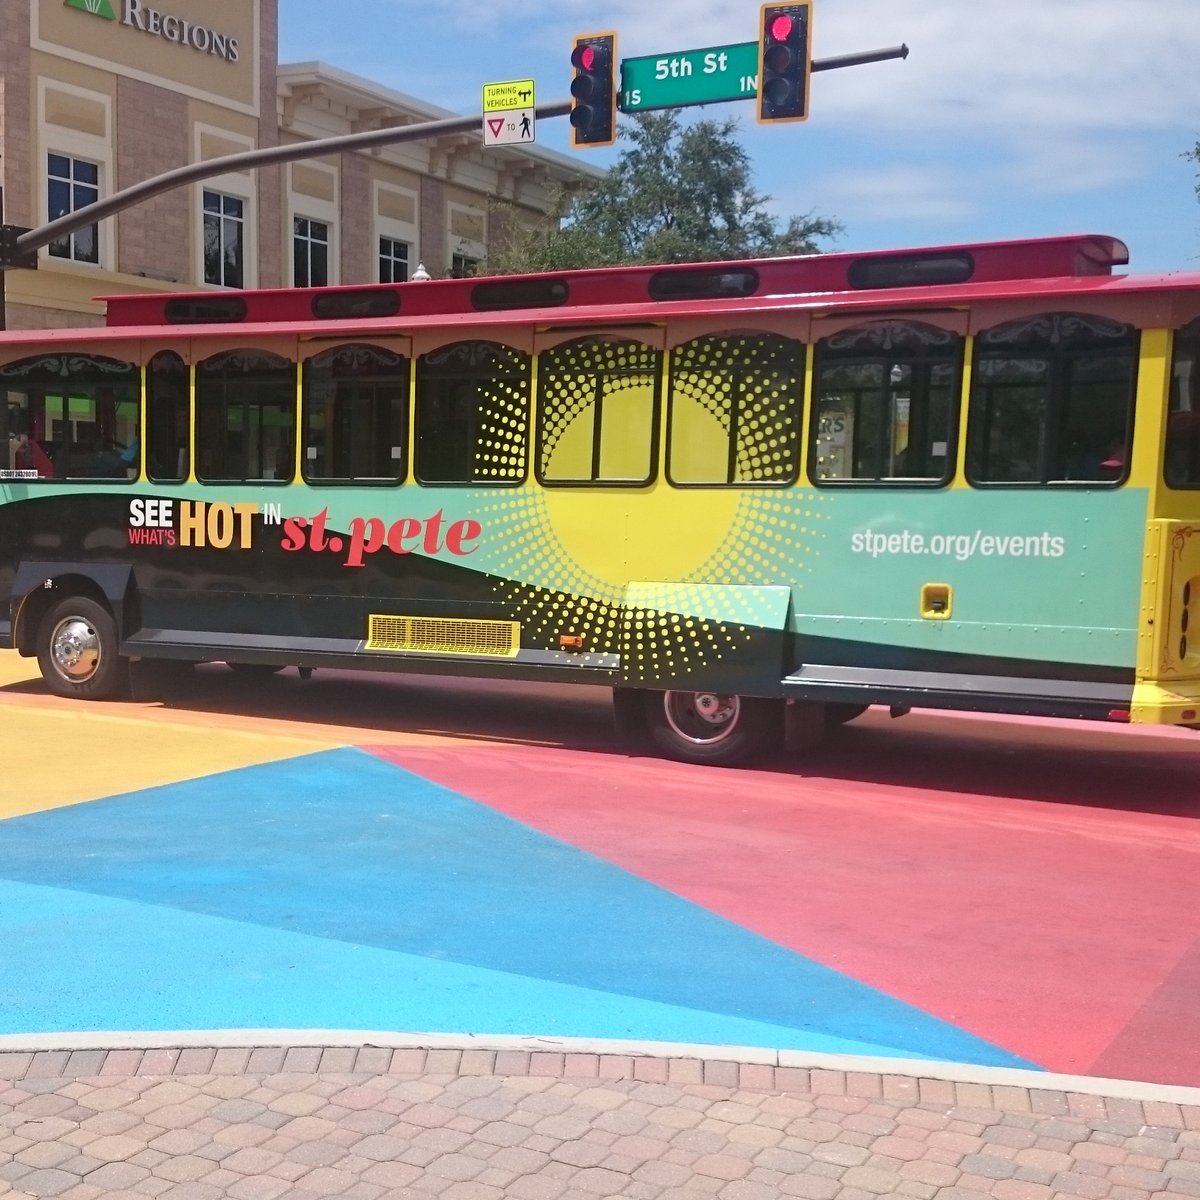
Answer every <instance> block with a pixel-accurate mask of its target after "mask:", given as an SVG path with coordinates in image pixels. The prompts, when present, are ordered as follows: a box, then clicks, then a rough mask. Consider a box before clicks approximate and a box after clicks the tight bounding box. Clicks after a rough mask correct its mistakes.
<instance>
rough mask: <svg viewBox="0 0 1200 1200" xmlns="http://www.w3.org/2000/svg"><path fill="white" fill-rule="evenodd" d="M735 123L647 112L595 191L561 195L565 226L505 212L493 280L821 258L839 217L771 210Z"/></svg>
mask: <svg viewBox="0 0 1200 1200" xmlns="http://www.w3.org/2000/svg"><path fill="white" fill-rule="evenodd" d="M736 130H737V124H736V122H735V121H733V120H724V121H712V120H702V121H697V122H695V123H694V124H692V125H688V126H684V125H682V124H681V123H680V120H679V115H678V113H676V112H674V111H665V112H661V113H643V114H640V115H638V116H637V117H636V118H635V119H634V121H633V122H632V124H630V125H628V126H627V128H626V129H624V130H622V133H621V137H622V139H624V140H626V141H628V142H629V143H630V145H629V146H627V147H626V148H625V149H623V150H622V152H621V155H620V157H619V158H618V160H617V162H616V163H615V164H614V165H613V166H612V167H611V168H610V169H609V170H608V171H607V172H606V173H605V174H604V175H603V176H602V177H601V178H600V179H598V180H597V181H596V182H595V183H594V184H591V185H586V186H584V187H582V188H580V189H578V190H576V191H575V192H574V193H572V194H570V195H560V196H559V197H557V199H558V201H559V207H558V209H557V211H558V212H560V213H561V214H562V216H561V217H559V218H554V217H551V218H547V219H546V220H545V221H544V222H542V223H540V224H532V225H531V224H526V223H524V222H523V221H521V220H520V219H519V218H518V217H517V214H516V212H515V210H514V209H513V208H512V207H511V206H504V208H503V209H502V210H501V211H499V212H497V213H496V215H497V217H498V218H499V219H498V220H496V221H495V223H494V226H493V228H494V229H496V230H497V231H498V236H496V237H494V239H493V244H492V246H491V248H490V250H489V254H488V259H487V262H486V264H485V265H484V269H485V270H486V271H487V272H488V273H489V274H501V275H503V274H510V273H513V272H517V271H554V270H563V269H568V268H572V267H599V266H617V265H621V264H626V263H667V262H704V261H726V260H729V259H735V258H768V257H773V256H776V255H781V254H812V253H815V252H817V251H818V250H820V249H821V248H822V247H821V242H823V241H826V240H828V239H830V238H832V237H834V236H836V235H837V234H838V233H840V232H841V231H842V225H841V223H840V222H839V221H836V220H834V219H832V218H830V217H820V216H815V215H814V214H813V213H811V212H810V213H807V214H805V215H804V216H800V217H792V218H790V219H789V220H788V221H786V222H784V223H782V224H781V223H780V222H779V221H777V220H776V219H775V218H774V217H773V216H771V214H770V213H769V212H768V211H767V208H766V205H767V202H768V200H769V197H767V196H764V195H762V194H760V193H759V192H758V191H756V190H755V188H754V186H753V183H752V180H751V171H750V160H749V156H748V155H747V154H746V151H745V149H744V148H743V147H742V145H741V144H740V143H739V142H738V140H737V136H736Z"/></svg>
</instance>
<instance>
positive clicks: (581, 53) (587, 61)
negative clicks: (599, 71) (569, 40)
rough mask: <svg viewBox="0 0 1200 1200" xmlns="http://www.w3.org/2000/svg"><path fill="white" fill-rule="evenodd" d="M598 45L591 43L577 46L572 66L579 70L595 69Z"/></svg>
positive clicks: (572, 56)
mask: <svg viewBox="0 0 1200 1200" xmlns="http://www.w3.org/2000/svg"><path fill="white" fill-rule="evenodd" d="M596 58H597V53H596V47H595V46H593V45H591V44H590V43H588V44H586V45H583V46H576V47H575V51H574V53H573V54H572V55H571V66H573V67H574V68H575V69H576V70H578V71H594V70H595V69H596Z"/></svg>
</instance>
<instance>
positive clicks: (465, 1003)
mask: <svg viewBox="0 0 1200 1200" xmlns="http://www.w3.org/2000/svg"><path fill="white" fill-rule="evenodd" d="M0 913H20V914H21V915H20V919H19V921H17V922H6V925H7V929H8V933H9V934H11V935H15V936H17V937H19V938H20V939H21V940H20V943H19V944H20V952H19V953H17V954H13V955H9V956H8V957H7V959H6V967H5V979H4V986H3V989H2V990H0V1033H34V1032H36V1033H50V1032H80V1031H94V1030H115V1029H130V1030H171V1029H359V1030H376V1031H380V1032H384V1031H390V1032H413V1033H430V1032H432V1033H464V1034H468V1033H470V1034H479V1033H493V1034H495V1033H500V1034H535V1035H546V1036H556V1037H598V1038H620V1039H629V1038H637V1039H645V1040H650V1041H686V1042H694V1043H699V1044H708V1045H738V1046H771V1047H776V1048H781V1049H798V1050H818V1051H822V1052H828V1053H848V1054H870V1055H880V1056H892V1057H894V1056H896V1055H898V1054H900V1050H899V1049H898V1048H897V1047H892V1046H875V1045H870V1044H866V1043H861V1042H850V1041H847V1040H845V1039H842V1038H835V1037H825V1036H822V1035H820V1034H815V1033H809V1032H805V1031H800V1030H796V1029H787V1028H784V1027H783V1026H778V1025H768V1024H765V1023H763V1022H760V1021H751V1020H743V1019H741V1018H739V1017H734V1016H724V1015H722V1014H720V1013H708V1012H700V1011H697V1010H694V1009H687V1008H680V1007H674V1006H671V1005H667V1004H660V1003H657V1002H655V1001H653V1000H639V999H636V998H632V997H628V996H613V995H611V994H610V993H607V992H597V991H593V990H591V989H588V988H583V987H574V986H572V985H570V984H566V983H550V982H547V981H545V980H539V979H528V978H525V977H523V976H520V975H510V974H508V973H506V972H503V971H493V970H487V969H485V968H481V967H468V966H461V965H459V964H457V963H452V962H443V961H439V960H437V959H432V958H421V957H418V956H416V955H411V954H402V953H399V952H397V951H391V950H379V949H376V948H374V947H371V946H358V945H349V944H347V943H345V942H337V941H332V940H330V939H329V938H316V937H309V936H307V935H305V934H298V933H286V932H283V931H281V930H276V929H267V928H265V927H262V926H256V925H247V924H245V923H244V922H238V921H231V920H226V919H223V918H219V917H204V916H198V915H196V914H193V913H185V912H180V911H178V910H171V909H162V908H156V907H153V906H150V905H144V904H137V903H134V902H133V901H129V900H113V899H109V898H107V897H103V896H92V895H86V894H84V893H80V892H67V891H62V890H59V889H57V888H41V887H32V886H29V885H27V884H12V883H0Z"/></svg>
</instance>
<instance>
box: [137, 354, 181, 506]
mask: <svg viewBox="0 0 1200 1200" xmlns="http://www.w3.org/2000/svg"><path fill="white" fill-rule="evenodd" d="M189 409H190V405H189V403H188V369H187V366H186V365H185V364H184V361H183V359H182V358H180V357H179V355H178V354H176V353H174V352H173V351H171V350H163V351H160V352H159V353H158V354H156V355H155V356H154V357H153V358H152V359H151V360H150V366H149V368H148V369H147V371H146V435H147V436H146V474H147V475H149V476H150V478H151V479H153V480H154V481H155V482H157V483H181V482H182V481H183V480H185V479H186V478H187V476H188V460H189V458H190V457H191V443H192V427H191V418H190V415H189Z"/></svg>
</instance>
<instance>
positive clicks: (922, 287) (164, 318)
mask: <svg viewBox="0 0 1200 1200" xmlns="http://www.w3.org/2000/svg"><path fill="white" fill-rule="evenodd" d="M1128 261H1129V252H1128V250H1127V249H1126V247H1125V245H1124V243H1123V242H1121V241H1120V240H1118V239H1117V238H1114V237H1108V236H1106V235H1101V234H1079V235H1074V236H1069V237H1054V238H1036V239H1030V240H1024V241H1009V242H981V243H974V244H964V245H954V246H939V247H932V248H925V249H915V250H877V251H869V252H866V253H860V254H850V253H835V254H815V255H807V256H803V257H792V258H770V259H755V260H744V261H739V262H722V263H680V264H673V265H667V266H634V267H606V268H596V269H589V270H580V271H559V272H551V273H544V274H537V275H510V276H495V277H490V278H479V279H446V280H430V281H427V282H419V283H402V284H369V285H363V286H353V285H348V286H342V287H323V288H275V289H261V290H246V291H236V290H230V289H225V288H222V289H212V290H208V291H203V292H170V293H162V294H154V295H135V296H130V295H125V296H108V297H102V299H104V300H105V301H106V302H107V310H108V319H107V324H108V325H109V326H110V327H128V326H141V327H152V326H159V327H162V326H169V325H229V324H254V325H258V324H262V323H266V322H287V323H304V322H310V321H331V320H347V321H349V320H353V321H361V320H364V319H366V320H370V319H372V318H388V317H395V316H399V315H401V314H402V315H403V318H404V320H405V321H406V322H408V321H409V320H411V319H413V318H422V317H451V316H465V315H467V314H474V313H479V314H492V315H493V316H494V315H495V314H500V313H509V314H512V315H516V314H517V313H518V312H520V311H521V310H540V309H560V308H564V307H568V308H572V309H575V308H595V307H599V306H604V307H622V308H623V307H626V306H640V307H641V316H642V317H643V318H644V317H645V316H646V315H647V309H646V306H647V305H648V304H661V303H668V302H672V301H675V302H687V301H702V302H705V303H706V305H708V306H709V307H711V303H712V302H714V301H720V300H726V299H728V300H741V301H743V302H744V301H746V300H749V299H754V300H760V299H761V300H767V299H775V298H784V297H787V298H789V299H792V300H796V299H799V298H802V297H816V296H824V297H826V298H828V297H830V295H831V294H833V293H842V294H843V296H842V298H843V299H847V300H848V299H850V298H851V297H853V296H854V294H856V293H859V294H862V293H873V292H880V291H885V290H887V291H893V292H894V291H895V290H897V289H900V290H904V291H910V290H913V291H919V292H922V293H924V292H926V291H935V290H937V289H947V288H954V289H961V288H962V287H964V286H979V285H989V284H991V285H998V284H1003V283H1005V282H1008V281H1020V280H1051V279H1067V280H1071V281H1074V282H1076V283H1077V282H1078V281H1080V280H1081V279H1085V278H1105V277H1110V276H1111V275H1112V269H1113V267H1115V266H1122V265H1124V264H1125V263H1127V262H1128ZM998 290H1002V289H998ZM894 300H895V297H894V296H893V302H894Z"/></svg>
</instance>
